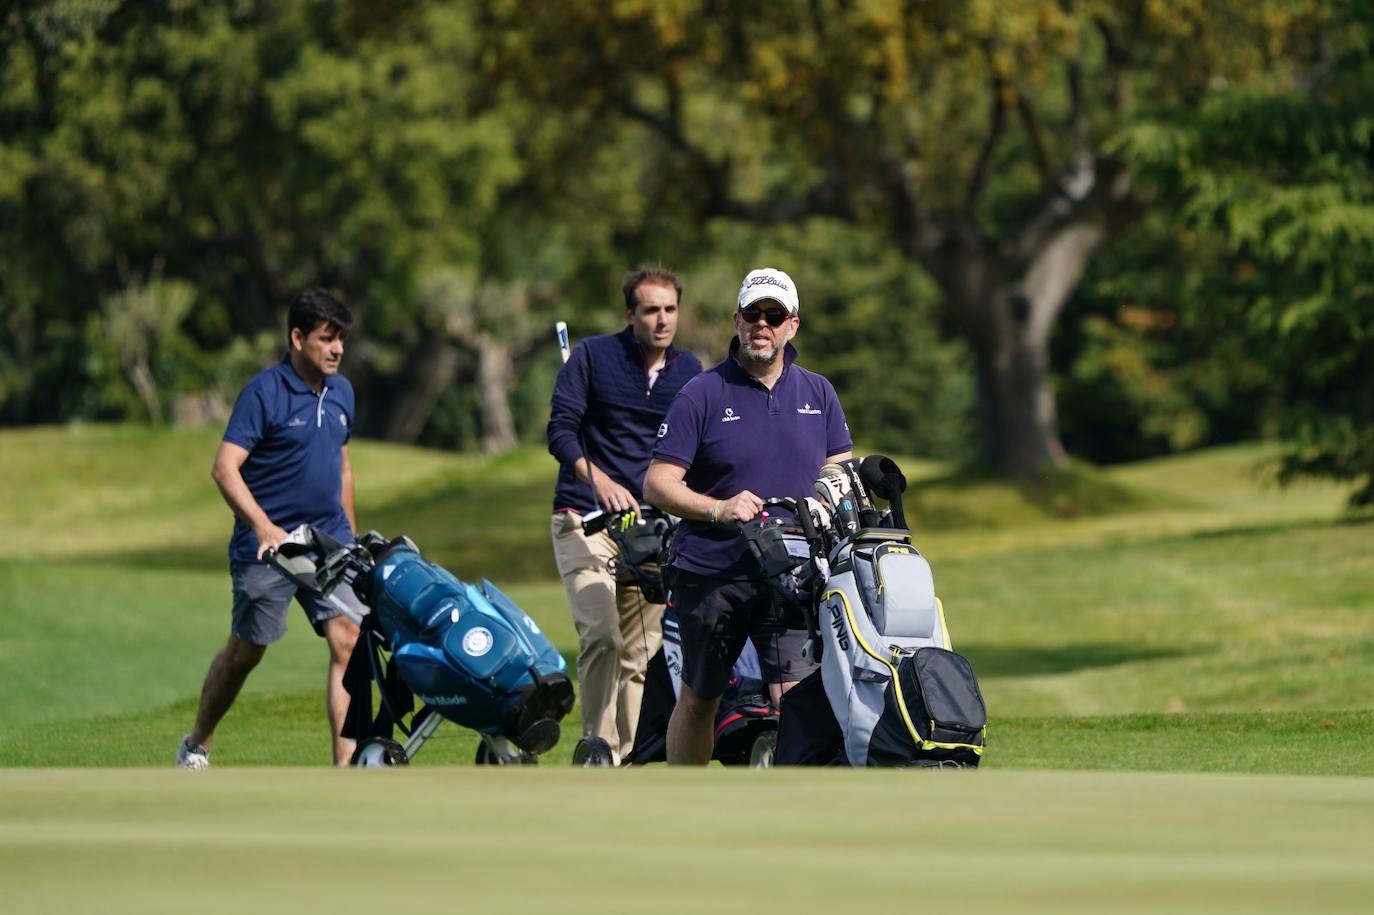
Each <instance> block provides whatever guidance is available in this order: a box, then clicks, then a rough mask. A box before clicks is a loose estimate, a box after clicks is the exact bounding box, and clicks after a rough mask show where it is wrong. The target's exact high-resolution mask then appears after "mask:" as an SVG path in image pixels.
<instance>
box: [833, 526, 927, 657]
mask: <svg viewBox="0 0 1374 915" xmlns="http://www.w3.org/2000/svg"><path fill="white" fill-rule="evenodd" d="M852 562H853V567H854V581H855V585H856V587H857V589H858V592H859V594H860V595H861V596H862V598H863V605H864V607H865V609H867V611H868V614H869V617H870V618H871V619H872V620H873V628H874V629H876V630H877V631H878V632H880V633H882V634H883V636H884V637H887V638H893V639H917V640H921V641H923V642H925V643H926V644H936V645H943V644H945V633H944V627H943V626H942V625H941V624H940V611H939V604H938V602H937V601H936V599H935V581H934V578H933V577H932V576H931V573H930V564H929V563H927V562H926V560H925V557H923V556H922V555H921V554H920V553H918V552H916V548H915V547H913V546H911V545H909V544H906V543H898V542H889V543H882V544H879V545H877V546H875V547H872V548H866V549H855V550H854V552H853V556H852Z"/></svg>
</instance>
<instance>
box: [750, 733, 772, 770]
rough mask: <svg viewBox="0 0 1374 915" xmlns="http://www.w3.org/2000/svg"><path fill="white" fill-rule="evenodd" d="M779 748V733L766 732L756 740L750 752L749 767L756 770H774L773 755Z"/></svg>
mask: <svg viewBox="0 0 1374 915" xmlns="http://www.w3.org/2000/svg"><path fill="white" fill-rule="evenodd" d="M777 748H778V732H777V731H765V732H763V733H762V734H760V735H759V736H758V737H755V738H754V746H753V747H752V748H750V750H749V765H750V767H751V768H754V769H771V768H773V754H774V752H775V751H776V750H777Z"/></svg>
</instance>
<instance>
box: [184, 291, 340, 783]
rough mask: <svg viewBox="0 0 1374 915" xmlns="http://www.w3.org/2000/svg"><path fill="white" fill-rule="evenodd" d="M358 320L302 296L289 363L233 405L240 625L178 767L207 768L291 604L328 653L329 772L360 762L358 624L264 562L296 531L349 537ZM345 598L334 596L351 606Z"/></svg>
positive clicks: (225, 472) (228, 496)
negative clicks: (350, 680) (348, 352)
mask: <svg viewBox="0 0 1374 915" xmlns="http://www.w3.org/2000/svg"><path fill="white" fill-rule="evenodd" d="M352 320H353V316H352V314H350V312H349V310H348V308H347V307H346V306H345V305H344V304H343V303H342V302H340V301H339V300H338V299H336V298H334V297H333V296H332V295H330V294H329V293H328V292H326V291H324V290H323V289H319V288H310V289H307V290H305V291H304V292H303V293H301V295H300V297H299V298H297V299H296V301H295V302H293V303H292V305H291V310H290V314H289V317H288V321H287V323H288V331H287V342H288V345H289V351H288V353H287V355H286V357H285V358H284V359H282V361H281V362H279V363H277V364H276V365H274V366H272V367H271V368H268V369H264V370H263V371H262V372H259V373H258V374H257V375H256V376H255V377H254V378H253V379H252V380H251V381H249V382H248V384H247V386H245V387H244V389H243V390H242V391H241V392H240V393H239V397H238V400H237V401H236V402H235V404H234V412H233V413H232V414H231V415H230V417H229V425H228V428H227V429H226V430H225V432H224V440H223V441H222V442H220V446H219V451H218V452H217V453H216V454H215V463H214V467H213V468H212V469H211V471H210V475H211V476H212V477H213V478H214V480H215V483H216V484H217V485H218V486H219V490H220V493H221V494H222V495H223V496H224V501H225V502H227V503H229V507H230V508H231V509H233V512H234V519H235V520H234V534H233V537H232V538H231V539H230V541H229V573H230V578H231V579H232V580H233V587H234V606H233V619H232V624H231V626H230V630H229V641H228V643H227V644H226V645H225V646H224V648H223V649H221V650H220V652H219V654H217V655H216V656H215V659H214V660H213V661H212V662H211V664H210V670H209V672H208V673H207V674H206V675H205V685H204V687H203V688H202V690H201V695H200V707H199V709H198V710H197V712H196V722H195V727H194V728H193V729H192V731H191V733H189V734H187V735H186V736H185V737H183V738H182V741H181V744H180V746H178V748H177V759H176V765H177V767H178V768H183V769H204V768H206V767H208V766H209V765H210V742H211V739H212V738H213V736H214V732H215V728H216V726H217V725H218V724H219V722H220V719H222V718H223V717H224V715H225V713H226V712H228V711H229V707H230V706H231V705H233V703H234V699H235V698H236V697H237V696H238V693H239V689H240V688H241V687H242V686H243V684H244V681H245V680H247V678H248V674H249V672H251V671H252V670H253V668H254V667H256V666H257V664H258V662H259V661H261V660H262V656H263V654H264V653H265V652H266V651H267V646H268V645H270V644H271V643H273V642H275V641H277V640H278V639H280V638H281V637H282V636H283V635H285V634H286V615H287V614H286V611H287V605H288V604H289V603H290V601H291V598H292V597H293V596H294V597H295V598H296V600H297V601H298V602H299V603H300V605H301V607H302V608H303V609H304V610H305V613H306V616H307V617H308V618H309V620H310V622H311V624H312V625H314V627H315V632H316V633H317V634H319V635H322V636H323V637H324V639H325V641H326V643H328V645H329V672H328V677H327V679H326V697H327V709H328V714H329V727H330V733H331V734H332V735H333V752H334V764H335V765H347V764H348V762H349V760H350V758H351V757H352V755H353V741H351V740H345V739H344V738H343V737H341V736H340V735H339V730H340V728H341V727H342V726H343V719H344V714H345V712H346V711H347V709H348V695H347V694H346V693H345V692H344V689H343V672H344V668H345V667H346V666H347V663H348V656H349V654H350V653H351V652H352V651H353V644H354V642H355V641H356V640H357V637H358V627H357V626H355V625H354V624H353V623H352V622H351V621H350V620H349V619H348V618H347V617H345V616H343V615H342V611H341V610H340V609H339V608H337V607H336V606H334V605H332V604H330V603H328V602H325V601H322V600H320V599H319V598H317V597H315V596H313V595H311V594H310V592H308V591H305V590H303V589H302V590H298V589H297V588H296V587H295V585H293V584H292V583H291V582H289V581H288V580H287V579H286V578H284V577H283V576H281V575H280V574H279V573H277V572H276V571H275V570H273V569H272V568H271V567H270V566H268V565H267V564H266V563H265V562H264V561H263V559H262V557H263V554H264V553H265V552H266V551H267V550H268V549H275V548H276V547H278V546H280V545H281V544H282V542H283V541H284V540H285V539H286V537H287V535H288V533H289V532H290V531H291V530H293V529H294V528H296V527H298V526H299V525H301V524H312V525H314V526H315V527H316V528H318V529H320V530H322V531H324V532H325V533H327V534H329V535H331V536H333V537H334V538H336V539H338V540H341V541H344V542H351V541H352V540H353V532H354V528H355V521H354V513H353V468H352V466H351V465H350V464H349V460H348V439H349V435H350V433H351V431H352V428H353V386H352V385H350V384H349V383H348V380H347V379H346V378H344V377H343V376H342V375H340V374H338V371H339V362H340V360H341V359H342V357H343V349H344V346H343V340H344V335H345V334H346V333H347V331H348V326H349V324H351V323H352ZM347 590H348V589H346V588H340V589H339V590H338V591H336V592H335V594H336V595H337V596H338V597H339V598H340V599H342V600H351V599H352V595H349V594H345V593H344V592H346V591H347ZM360 609H361V608H360Z"/></svg>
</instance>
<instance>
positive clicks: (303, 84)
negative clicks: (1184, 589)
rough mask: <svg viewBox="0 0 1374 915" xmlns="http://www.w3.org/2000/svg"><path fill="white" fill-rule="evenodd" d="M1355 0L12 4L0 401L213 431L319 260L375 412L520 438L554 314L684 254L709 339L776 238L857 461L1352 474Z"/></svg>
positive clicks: (437, 429) (1361, 28)
mask: <svg viewBox="0 0 1374 915" xmlns="http://www.w3.org/2000/svg"><path fill="white" fill-rule="evenodd" d="M1369 17H1370V13H1369V12H1368V10H1367V9H1365V5H1363V4H1360V3H1356V2H1354V0H1258V2H1242V0H1218V2H1200V0H1135V2H1126V3H1119V2H1108V0H1017V2H1014V3H1006V2H997V0H970V2H967V3H960V4H943V3H922V2H910V0H906V2H899V0H890V2H884V0H871V2H864V3H841V2H832V0H808V2H801V0H783V2H778V3H773V4H767V5H762V6H760V5H752V4H750V5H746V4H736V3H728V2H724V0H673V2H648V0H644V2H635V0H631V2H625V0H615V2H611V0H586V2H554V0H547V2H523V3H518V2H510V0H504V2H495V3H467V2H452V3H450V2H440V0H407V2H402V3H377V2H373V0H282V2H274V3H266V2H251V0H240V2H232V3H231V2H219V3H189V2H184V0H156V2H139V3H133V2H121V0H61V2H31V3H27V4H19V5H17V6H12V7H11V8H10V9H9V10H8V11H7V12H4V13H0V43H2V44H3V54H2V55H0V263H3V265H4V269H3V270H0V336H3V339H0V422H9V423H14V422H44V421H61V420H66V419H71V418H75V417H90V418H102V417H130V418H150V419H152V420H153V421H165V420H167V419H170V418H173V417H183V418H190V417H194V416H201V417H212V416H214V415H215V413H216V410H217V409H222V405H223V401H224V399H225V398H226V397H227V396H230V395H232V393H233V390H234V389H235V388H236V386H237V385H238V384H240V383H241V382H242V381H243V379H244V378H245V377H246V375H247V374H248V373H249V372H251V371H252V370H253V368H254V367H255V366H258V365H261V364H262V363H263V362H264V361H266V360H270V359H271V358H273V357H274V355H275V354H276V353H278V352H279V351H280V347H281V335H282V330H281V313H282V308H283V305H284V303H285V302H286V301H287V300H288V299H289V298H290V296H291V294H292V293H293V291H294V290H295V289H297V288H299V287H300V286H302V285H305V284H308V283H314V282H322V283H324V284H326V285H329V286H332V287H334V288H336V289H338V290H339V291H341V292H342V293H343V294H344V295H345V297H346V298H347V299H348V300H349V301H350V303H352V304H353V305H354V306H355V308H356V310H357V311H358V313H359V316H360V324H359V327H358V329H357V332H356V335H355V337H354V339H353V341H352V353H351V356H350V363H349V372H350V374H351V375H352V376H353V377H354V379H355V382H356V383H357V384H358V386H359V390H360V394H361V397H360V408H361V413H362V416H361V417H360V418H361V419H362V420H363V425H362V431H363V432H364V433H366V434H372V435H379V436H386V437H390V438H395V439H400V440H410V441H424V442H429V443H432V444H439V445H445V446H453V447H475V446H482V447H486V448H489V449H499V448H503V447H506V446H508V445H509V444H510V443H511V442H513V441H514V440H515V439H516V438H517V437H520V436H529V437H537V436H538V435H539V433H540V431H541V422H542V416H543V415H544V410H545V409H546V405H547V393H548V389H549V386H550V384H551V381H552V374H553V372H554V371H555V370H556V367H557V356H556V354H555V353H554V352H553V351H552V337H551V335H550V333H549V328H550V326H551V324H552V321H553V320H554V319H556V318H562V319H565V320H568V321H569V322H570V323H571V324H572V325H573V328H574V334H575V335H577V336H581V335H585V334H589V333H595V332H601V331H605V330H612V329H615V328H616V327H617V326H618V324H619V319H620V307H619V303H618V288H617V287H618V281H619V278H620V275H621V274H622V273H623V271H624V270H625V269H627V268H628V267H631V266H633V265H635V264H636V263H639V262H641V261H650V262H658V263H665V264H668V265H671V266H674V267H676V268H677V269H679V270H680V271H681V272H682V273H683V274H684V276H685V278H686V281H687V294H686V297H685V302H684V305H685V321H686V324H685V327H684V339H685V340H686V342H687V343H688V344H689V345H691V346H692V347H693V348H695V349H697V350H698V352H700V353H701V354H702V355H703V356H704V357H706V358H708V359H709V358H713V357H717V356H718V355H719V354H720V353H721V352H722V350H723V346H724V340H725V336H726V334H727V333H728V325H727V323H726V319H727V315H728V313H729V309H730V307H731V303H732V301H733V294H734V287H735V285H736V284H737V283H738V281H739V277H740V276H742V275H743V273H744V272H745V271H747V270H748V269H749V268H750V267H753V266H758V265H760V264H763V263H772V264H774V265H776V266H780V267H783V268H784V269H788V270H789V272H791V273H793V275H794V276H795V277H796V278H797V280H798V282H799V285H800V287H801V292H802V302H803V330H802V334H801V337H800V338H799V340H798V344H799V347H800V348H801V349H802V351H803V354H804V358H805V359H806V360H807V362H808V364H811V365H812V366H813V367H815V368H818V369H820V370H822V371H825V372H827V373H828V374H829V375H831V377H832V378H833V379H834V380H835V382H836V385H837V388H838V389H839V391H840V393H841V396H842V398H843V399H844V401H845V403H846V407H847V410H848V412H849V414H850V419H851V424H852V425H853V426H854V427H855V429H856V430H857V431H858V433H859V435H860V437H861V438H862V439H863V440H864V441H865V442H866V443H868V444H870V445H873V446H878V447H882V448H886V449H891V450H897V451H901V452H905V453H921V454H929V455H933V456H941V457H955V458H960V457H968V456H971V455H974V454H977V455H981V457H982V458H983V459H984V460H985V461H987V462H988V463H989V464H992V465H995V466H1000V467H1002V468H1003V469H1005V470H1007V471H1011V472H1020V473H1025V472H1032V471H1034V470H1035V469H1036V468H1038V467H1042V466H1044V465H1045V464H1046V463H1051V462H1054V461H1056V460H1058V459H1059V458H1060V457H1061V456H1062V454H1063V450H1062V447H1061V440H1062V441H1063V442H1066V443H1067V444H1068V446H1069V448H1070V450H1072V451H1076V452H1078V453H1081V454H1083V455H1085V456H1088V457H1091V458H1094V459H1101V460H1115V459H1122V458H1128V457H1138V456H1143V455H1146V454H1152V453H1159V452H1162V451H1168V450H1173V449H1178V448H1186V447H1193V446H1197V445H1202V444H1206V443H1209V442H1215V441H1224V440H1229V439H1234V438H1238V437H1250V436H1255V435H1262V434H1268V433H1270V432H1273V431H1279V432H1281V433H1282V434H1284V435H1286V436H1287V437H1288V439H1289V441H1291V442H1293V443H1294V449H1293V451H1292V454H1291V455H1290V461H1289V464H1288V466H1289V469H1290V470H1291V471H1293V472H1299V471H1311V472H1322V473H1333V474H1337V475H1342V476H1353V477H1361V476H1362V475H1363V479H1365V481H1366V482H1368V472H1369V469H1370V467H1371V465H1374V444H1371V438H1370V435H1369V433H1368V431H1367V430H1368V429H1369V428H1370V419H1371V416H1370V413H1371V411H1372V410H1374V406H1371V400H1374V394H1371V390H1370V388H1371V383H1372V382H1371V380H1370V378H1371V374H1370V365H1369V359H1370V357H1369V355H1368V353H1367V350H1368V347H1365V346H1362V345H1361V341H1363V340H1364V338H1365V337H1367V336H1368V334H1369V332H1370V330H1371V320H1370V306H1369V301H1368V300H1369V296H1368V289H1367V288H1366V286H1367V284H1366V283H1365V282H1364V281H1363V279H1362V277H1363V276H1364V275H1365V274H1367V273H1368V272H1369V271H1368V269H1367V268H1368V265H1369V264H1370V262H1371V260H1372V259H1374V258H1371V255H1372V254H1374V251H1371V244H1370V238H1371V236H1374V229H1371V228H1370V226H1371V225H1372V224H1374V222H1372V221H1371V216H1370V210H1369V200H1370V196H1371V186H1372V185H1371V181H1370V175H1369V168H1370V150H1371V129H1370V124H1371V109H1370V105H1369V103H1368V102H1367V101H1366V99H1365V95H1366V93H1365V91H1364V87H1367V86H1368V85H1369V78H1370V76H1371V72H1370V53H1369V51H1370V49H1369V46H1368V41H1369V34H1370V32H1369V29H1370V21H1369ZM1056 382H1057V384H1058V386H1059V391H1060V395H1061V397H1060V399H1059V402H1058V407H1057V406H1056V397H1055V390H1054V387H1053V385H1054V384H1055V383H1056ZM217 404H218V406H217ZM1061 420H1062V427H1063V428H1062V433H1061ZM1365 494H1366V496H1367V497H1374V493H1371V492H1370V490H1369V488H1368V487H1366V489H1365Z"/></svg>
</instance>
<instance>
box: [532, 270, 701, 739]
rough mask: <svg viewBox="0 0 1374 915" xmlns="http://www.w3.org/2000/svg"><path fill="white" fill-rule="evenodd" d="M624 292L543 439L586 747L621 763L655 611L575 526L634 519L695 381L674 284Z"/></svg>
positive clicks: (575, 370) (599, 541) (556, 399)
mask: <svg viewBox="0 0 1374 915" xmlns="http://www.w3.org/2000/svg"><path fill="white" fill-rule="evenodd" d="M621 292H622V294H623V295H624V298H625V321H626V324H627V326H626V328H625V329H624V330H622V331H621V332H620V333H618V334H605V335H602V336H596V337H588V338H587V339H586V340H583V341H582V342H581V343H579V344H578V345H577V347H576V348H575V349H574V350H573V352H572V356H571V357H570V358H569V359H568V362H567V364H566V365H564V366H563V369H562V370H561V371H560V372H559V373H558V381H557V383H556V384H555V386H554V391H553V404H552V409H551V412H550V416H549V428H548V438H549V452H550V453H551V454H552V455H553V456H554V457H556V458H557V459H558V463H559V469H558V483H557V485H556V487H555V489H554V495H553V517H552V519H551V521H550V536H551V537H552V539H553V554H554V560H555V562H556V563H557V565H558V574H559V577H561V578H562V580H563V589H564V591H565V592H566V593H567V596H568V605H569V607H571V609H572V617H573V623H574V624H575V625H576V627H577V675H578V689H579V692H580V693H581V699H582V736H583V741H584V742H585V741H588V740H590V739H593V738H600V739H602V740H604V741H606V743H607V744H608V745H609V747H610V749H611V753H612V755H613V757H615V758H617V759H618V758H620V757H623V756H624V755H626V754H627V753H629V752H630V749H631V747H632V746H633V744H634V732H635V727H636V725H637V724H638V723H639V707H640V702H641V700H642V698H643V695H644V674H645V669H646V668H647V666H648V663H649V658H650V657H652V656H653V654H654V652H655V651H657V650H658V645H659V643H660V641H661V640H662V636H663V633H662V625H661V620H662V617H663V605H662V604H651V603H649V602H648V601H646V600H645V599H644V595H643V594H642V593H641V592H640V590H639V588H638V587H636V586H635V585H634V584H633V583H631V582H626V581H617V579H616V575H615V574H614V573H613V572H612V571H611V563H612V561H613V560H614V559H615V557H616V556H617V555H618V550H617V547H616V545H615V543H614V542H613V541H612V540H611V538H610V535H609V534H607V533H605V532H604V531H602V532H599V533H597V534H593V535H592V536H590V537H588V536H586V535H585V534H583V533H582V516H583V515H585V514H587V513H588V512H590V511H592V510H593V509H596V508H600V509H602V510H604V511H606V512H619V511H627V510H629V511H634V512H635V513H636V515H638V513H639V501H640V490H641V488H642V486H643V484H644V471H645V469H646V468H647V467H648V466H649V454H650V452H651V451H652V450H653V447H654V436H655V434H656V433H657V432H658V427H659V424H660V423H661V422H662V421H663V415H664V414H665V413H666V412H667V411H668V404H669V403H671V402H672V400H673V397H674V396H675V395H676V394H677V392H678V391H679V390H681V388H682V386H683V385H684V384H686V383H687V381H688V380H689V379H691V378H694V377H696V376H697V375H698V374H700V372H701V362H700V361H699V360H698V359H697V358H696V357H695V356H693V355H692V354H691V353H687V352H683V351H681V350H679V349H678V348H677V347H675V346H673V338H674V336H675V335H676V334H677V318H678V303H679V301H680V300H681V297H682V281H681V280H680V279H678V277H677V275H676V274H674V273H672V272H671V271H668V270H663V269H659V268H650V267H641V268H640V269H639V270H636V271H634V272H632V273H630V274H628V275H627V276H626V277H625V281H624V283H623V285H622V289H621ZM586 746H587V744H586V743H583V744H582V745H580V746H579V751H582V750H583V749H584V748H585V747H586ZM576 755H577V754H575V757H576Z"/></svg>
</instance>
